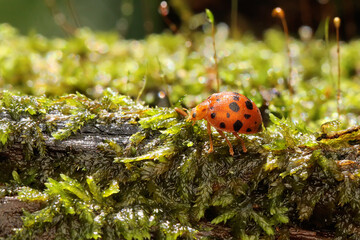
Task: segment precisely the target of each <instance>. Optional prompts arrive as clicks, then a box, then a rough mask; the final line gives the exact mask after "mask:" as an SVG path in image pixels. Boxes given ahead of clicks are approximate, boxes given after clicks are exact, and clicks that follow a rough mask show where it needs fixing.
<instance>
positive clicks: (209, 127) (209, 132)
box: [207, 122, 214, 153]
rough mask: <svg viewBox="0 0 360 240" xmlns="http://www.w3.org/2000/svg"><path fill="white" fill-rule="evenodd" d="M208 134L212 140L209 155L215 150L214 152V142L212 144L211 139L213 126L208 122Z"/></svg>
mask: <svg viewBox="0 0 360 240" xmlns="http://www.w3.org/2000/svg"><path fill="white" fill-rule="evenodd" d="M207 132H208V134H209V138H210V149H209V153H211V152H212V151H213V150H214V147H213V142H212V139H211V125H210V123H209V122H207Z"/></svg>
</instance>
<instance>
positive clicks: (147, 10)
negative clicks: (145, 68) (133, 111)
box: [0, 0, 360, 39]
mask: <svg viewBox="0 0 360 240" xmlns="http://www.w3.org/2000/svg"><path fill="white" fill-rule="evenodd" d="M160 2H161V1H160V0H151V1H149V0H11V1H9V0H0V23H9V24H11V25H12V26H14V27H15V28H17V29H19V30H20V32H21V33H22V34H28V33H29V32H31V31H33V30H35V31H36V32H38V33H41V34H43V35H45V36H48V37H54V36H56V37H63V36H66V35H69V33H71V32H72V31H73V30H74V29H76V28H77V27H89V28H91V29H92V30H95V31H109V30H116V31H117V32H119V34H120V35H122V36H124V37H126V38H135V39H139V38H143V37H144V36H146V35H147V34H150V33H159V32H161V31H162V30H163V29H165V28H168V27H167V26H166V24H165V22H164V20H163V19H162V17H161V16H160V14H159V12H158V6H159V4H160ZM168 2H169V5H170V13H169V19H170V20H171V21H173V22H174V23H175V24H176V25H178V26H182V27H183V26H184V25H186V24H188V23H189V22H187V20H189V18H194V16H196V14H197V13H201V12H203V11H204V9H205V8H209V9H210V10H211V11H212V12H213V13H214V15H215V19H216V21H217V22H225V23H227V24H228V25H231V24H232V21H234V19H232V16H233V15H232V14H233V13H234V12H237V14H238V15H237V17H236V19H235V21H236V22H237V26H238V28H239V29H241V31H242V32H252V33H254V34H255V35H256V36H259V37H262V33H263V32H264V30H266V29H268V28H269V27H272V26H278V25H279V22H278V21H277V20H276V19H273V18H272V17H271V10H272V9H273V8H274V7H277V6H280V7H282V8H283V9H284V10H285V13H286V18H287V21H288V24H289V30H290V31H291V32H292V35H295V36H296V35H298V34H297V32H298V29H299V27H300V26H302V25H306V26H310V27H312V28H313V29H314V31H317V29H322V24H323V22H324V19H325V18H326V17H334V16H340V17H341V19H342V29H341V34H342V39H351V38H354V37H356V36H358V35H359V27H358V26H360V24H359V22H360V1H359V0H269V1H260V0H254V1H245V0H196V1H191V0H169V1H168ZM185 27H188V26H185Z"/></svg>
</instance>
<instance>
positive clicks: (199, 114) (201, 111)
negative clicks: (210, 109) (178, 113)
mask: <svg viewBox="0 0 360 240" xmlns="http://www.w3.org/2000/svg"><path fill="white" fill-rule="evenodd" d="M205 114H206V107H205V106H202V105H201V104H199V105H197V106H196V107H195V108H193V109H192V110H191V112H190V114H189V117H188V119H187V121H193V122H194V123H195V121H197V120H200V119H203V118H204V117H205Z"/></svg>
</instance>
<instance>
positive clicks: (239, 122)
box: [175, 92, 262, 155]
mask: <svg viewBox="0 0 360 240" xmlns="http://www.w3.org/2000/svg"><path fill="white" fill-rule="evenodd" d="M175 110H176V111H177V112H179V113H180V114H182V115H184V116H187V115H188V114H187V113H185V112H184V111H183V110H181V109H178V108H176V109H175ZM201 119H205V120H206V121H207V131H208V134H209V138H210V150H209V153H210V152H212V151H213V149H214V148H213V143H212V139H211V126H213V127H214V128H215V129H216V130H217V131H218V132H219V134H220V135H221V136H222V137H223V138H225V140H226V142H227V144H228V145H229V148H230V149H229V151H230V154H231V155H234V150H233V147H232V145H231V143H230V141H229V139H228V138H227V137H226V136H225V134H224V132H231V133H232V134H234V135H235V137H236V138H238V139H240V141H241V145H242V149H243V151H244V152H246V151H247V150H246V147H245V144H244V142H243V140H242V139H241V138H240V136H239V135H238V133H244V134H253V133H257V132H259V131H261V130H262V117H261V113H260V110H259V109H258V108H257V106H256V105H255V104H254V102H253V101H251V100H250V99H249V98H247V97H245V96H244V95H242V94H240V93H236V92H221V93H214V94H212V95H211V96H210V97H208V98H207V99H206V100H205V101H203V102H202V103H200V104H199V105H197V106H196V107H195V108H193V109H192V110H191V112H190V114H189V116H188V118H187V121H193V125H194V124H195V121H197V120H201Z"/></svg>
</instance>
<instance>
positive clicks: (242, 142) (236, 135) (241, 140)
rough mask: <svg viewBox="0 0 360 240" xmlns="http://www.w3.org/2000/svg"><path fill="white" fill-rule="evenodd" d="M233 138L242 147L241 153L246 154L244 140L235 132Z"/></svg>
mask: <svg viewBox="0 0 360 240" xmlns="http://www.w3.org/2000/svg"><path fill="white" fill-rule="evenodd" d="M233 134H234V136H235V137H236V138H237V139H239V140H240V142H241V146H242V149H243V152H244V153H246V152H247V149H246V147H245V143H244V140H243V139H242V138H241V137H240V136H239V135H238V134H237V133H236V132H233Z"/></svg>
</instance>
